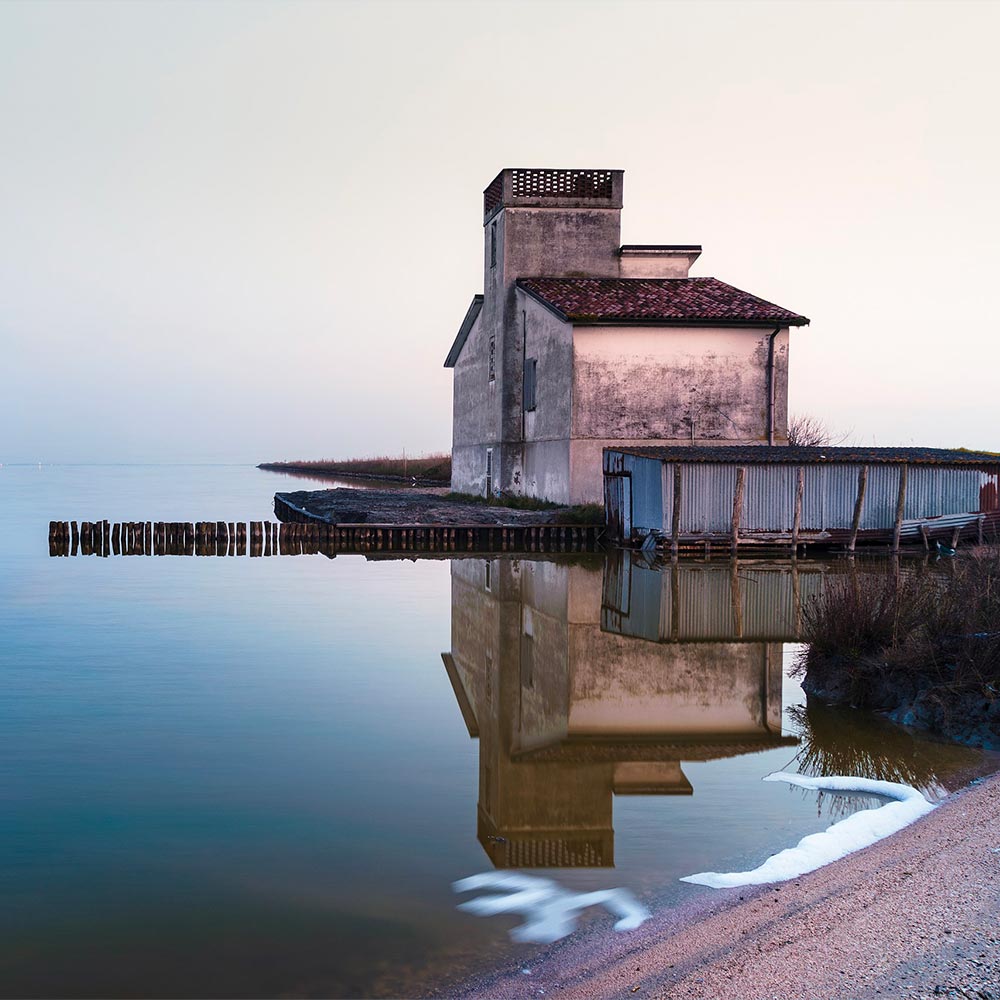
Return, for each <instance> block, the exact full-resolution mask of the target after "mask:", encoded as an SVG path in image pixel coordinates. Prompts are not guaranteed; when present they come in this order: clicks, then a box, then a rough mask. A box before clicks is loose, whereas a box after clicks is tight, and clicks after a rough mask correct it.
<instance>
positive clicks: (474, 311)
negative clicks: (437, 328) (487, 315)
mask: <svg viewBox="0 0 1000 1000" xmlns="http://www.w3.org/2000/svg"><path fill="white" fill-rule="evenodd" d="M482 308H483V297H482V295H473V296H472V302H471V303H470V304H469V308H468V309H467V310H466V311H465V319H463V320H462V325H461V326H460V327H459V328H458V333H457V334H456V335H455V340H454V342H453V343H452V345H451V350H450V351H449V352H448V356H447V357H446V358H445V359H444V367H445V368H454V367H455V365H457V364H458V359H459V357H460V356H461V354H462V348H463V347H465V342H466V341H467V340H468V339H469V334H470V333H471V332H472V328H473V327H474V326H475V325H476V320H477V319H478V318H479V312H480V310H481V309H482Z"/></svg>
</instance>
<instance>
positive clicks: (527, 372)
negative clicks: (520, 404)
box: [524, 358, 538, 412]
mask: <svg viewBox="0 0 1000 1000" xmlns="http://www.w3.org/2000/svg"><path fill="white" fill-rule="evenodd" d="M537 392H538V359H537V358H527V359H526V360H525V362H524V409H525V410H526V411H528V412H530V411H531V410H533V409H534V408H535V404H536V401H537Z"/></svg>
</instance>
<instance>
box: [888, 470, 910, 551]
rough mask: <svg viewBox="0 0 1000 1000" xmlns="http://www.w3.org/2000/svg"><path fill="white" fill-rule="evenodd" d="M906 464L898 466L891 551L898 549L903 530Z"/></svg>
mask: <svg viewBox="0 0 1000 1000" xmlns="http://www.w3.org/2000/svg"><path fill="white" fill-rule="evenodd" d="M907 468H908V467H907V466H906V465H905V464H904V465H901V466H900V467H899V493H898V495H897V496H896V520H895V522H894V524H893V527H892V551H893V552H898V551H899V536H900V532H901V531H902V530H903V510H904V509H905V507H906V470H907Z"/></svg>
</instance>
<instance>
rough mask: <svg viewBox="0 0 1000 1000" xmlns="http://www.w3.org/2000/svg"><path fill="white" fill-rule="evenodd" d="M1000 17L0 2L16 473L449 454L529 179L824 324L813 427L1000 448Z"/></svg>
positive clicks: (923, 9)
mask: <svg viewBox="0 0 1000 1000" xmlns="http://www.w3.org/2000/svg"><path fill="white" fill-rule="evenodd" d="M998 37H1000V5H998V4H997V3H987V2H981V3H957V2H948V3H889V2H886V3H871V2H866V3H833V2H830V3H808V2H800V3H790V2H788V3H751V2H747V3H724V2H715V3H713V2H699V3H692V4H689V3H654V2H648V3H604V2H600V3H598V2H593V3H586V2H583V0H573V2H572V3H556V2H549V3H544V2H538V0H535V2H532V3H527V4H520V3H473V2H467V3H434V4H431V3H421V2H417V0H414V2H408V3H379V2H366V3H347V2H344V3H270V2H260V3H249V2H247V3H231V4H230V3H223V2H212V3H199V4H194V3H182V2H170V3H163V4H160V3H141V2H133V3H87V2H81V0H74V2H70V3H41V2H38V3H12V2H7V3H3V4H0V136H2V155H0V231H2V234H3V238H2V240H0V351H2V353H0V357H2V359H3V369H2V371H3V390H2V393H0V462H20V461H31V462H34V461H45V462H63V461H81V462H104V461H115V462H133V461H151V462H161V461H162V462H181V461H195V462H208V461H232V462H258V461H266V460H269V459H280V458H323V457H345V456H352V455H360V454H377V453H383V452H388V453H394V454H398V453H399V452H400V450H401V449H402V448H405V449H406V450H407V452H409V453H417V452H421V451H426V450H441V449H447V448H449V447H450V444H451V372H450V371H447V370H445V369H444V368H442V362H443V360H444V357H445V354H446V353H447V351H448V348H449V346H450V345H451V342H452V339H453V337H454V334H455V332H456V330H457V328H458V326H459V324H460V322H461V320H462V317H463V315H464V313H465V309H466V307H467V305H468V301H469V299H470V297H471V296H472V294H473V293H475V292H479V291H481V290H482V244H481V240H482V189H483V188H484V187H485V186H486V185H487V183H488V182H489V181H490V180H491V179H492V178H493V176H494V175H495V174H496V173H497V172H498V171H499V170H500V169H501V168H502V167H505V166H518V167H582V168H618V169H624V170H625V208H624V212H623V215H622V240H623V242H625V243H689V242H690V243H702V244H703V245H704V253H703V255H702V257H701V259H700V260H699V261H698V263H697V264H696V265H695V268H694V270H693V272H692V273H693V274H697V275H714V276H716V277H719V278H721V279H723V280H724V281H728V282H730V283H731V284H734V285H736V286H738V287H740V288H745V289H747V290H749V291H751V292H753V293H755V294H757V295H760V296H762V297H763V298H766V299H770V300H771V301H774V302H777V303H778V304H780V305H782V306H785V307H787V308H790V309H794V310H796V311H798V312H802V313H804V314H805V315H807V316H809V317H810V318H811V319H812V325H811V326H809V327H807V328H805V329H802V330H793V331H792V347H791V376H790V377H791V391H790V396H791V400H790V406H791V410H792V412H793V413H794V412H808V413H810V414H813V415H815V416H817V417H819V418H821V419H823V420H824V421H826V422H827V423H828V424H829V425H830V426H831V427H834V428H837V429H841V430H843V431H850V432H851V433H852V441H853V442H855V443H858V444H879V445H893V444H904V445H911V444H919V445H927V446H938V447H953V446H966V447H972V448H988V449H991V450H1000V426H998V424H1000V422H998V418H1000V382H998V373H1000V330H998V326H1000V319H998V316H1000V298H998V297H997V296H996V294H995V288H996V286H997V270H998V267H997V265H998V252H997V246H998V234H1000V196H998V191H997V188H998V178H1000V129H998V128H997V120H998V114H1000V112H998V109H997V105H998V99H1000V60H998V59H997V57H996V52H995V48H996V40H997V38H998Z"/></svg>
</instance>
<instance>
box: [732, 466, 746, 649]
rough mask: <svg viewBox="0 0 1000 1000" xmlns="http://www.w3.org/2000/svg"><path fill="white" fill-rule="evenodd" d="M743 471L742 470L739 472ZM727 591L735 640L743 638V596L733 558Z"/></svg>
mask: <svg viewBox="0 0 1000 1000" xmlns="http://www.w3.org/2000/svg"><path fill="white" fill-rule="evenodd" d="M740 471H741V472H742V471H743V470H742V469H741V470H740ZM729 591H730V600H731V601H732V605H733V624H734V625H735V627H736V638H737V639H742V638H743V594H742V592H741V590H740V563H739V560H738V559H736V558H735V557H734V558H733V559H732V560H730V563H729Z"/></svg>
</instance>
